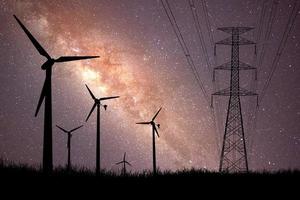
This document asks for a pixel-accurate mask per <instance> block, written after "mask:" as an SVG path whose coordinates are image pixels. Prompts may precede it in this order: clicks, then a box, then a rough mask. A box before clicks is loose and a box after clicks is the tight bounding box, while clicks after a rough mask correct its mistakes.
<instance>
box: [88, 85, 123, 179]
mask: <svg viewBox="0 0 300 200" xmlns="http://www.w3.org/2000/svg"><path fill="white" fill-rule="evenodd" d="M85 86H86V88H87V89H88V91H89V93H90V95H91V97H92V98H93V100H94V105H93V107H92V109H91V111H90V113H89V115H88V116H87V118H86V122H87V121H88V119H89V118H90V116H91V114H92V113H93V111H94V109H95V107H96V106H97V139H96V140H97V141H96V174H97V175H99V174H100V106H103V107H104V110H106V109H107V105H103V104H101V101H105V100H109V99H116V98H119V97H120V96H113V97H103V98H99V99H97V98H96V97H95V96H94V94H93V93H92V91H91V90H90V88H89V87H88V86H87V85H85Z"/></svg>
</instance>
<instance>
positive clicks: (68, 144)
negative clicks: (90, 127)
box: [56, 125, 83, 170]
mask: <svg viewBox="0 0 300 200" xmlns="http://www.w3.org/2000/svg"><path fill="white" fill-rule="evenodd" d="M56 127H57V128H59V129H60V130H62V131H63V132H65V133H67V134H68V143H67V148H68V166H67V168H68V170H70V169H71V138H72V132H74V131H76V130H78V129H80V128H81V127H83V125H81V126H78V127H77V128H74V129H72V130H70V131H67V130H65V129H63V128H62V127H60V126H58V125H56Z"/></svg>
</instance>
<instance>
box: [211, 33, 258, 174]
mask: <svg viewBox="0 0 300 200" xmlns="http://www.w3.org/2000/svg"><path fill="white" fill-rule="evenodd" d="M252 29H253V28H250V27H223V28H218V30H220V31H223V32H225V33H229V34H231V37H229V38H226V39H224V40H221V41H219V42H217V43H215V50H216V45H230V46H231V62H229V63H226V64H223V65H221V66H219V67H216V68H215V69H214V71H215V70H229V71H230V72H231V78H230V87H229V88H226V89H223V90H221V91H218V92H216V93H214V94H212V103H213V96H215V95H219V96H229V102H228V109H227V117H226V124H225V133H224V137H223V145H222V152H221V159H220V166H219V171H220V172H222V171H226V172H248V160H247V150H246V140H245V133H244V125H243V116H242V108H241V102H240V96H258V95H257V94H256V93H254V92H251V91H248V90H246V89H244V88H241V87H240V70H256V68H254V67H251V66H250V65H248V64H245V63H243V62H240V60H239V46H240V45H255V53H256V44H255V43H254V42H252V41H250V40H248V39H245V38H243V37H241V36H240V35H241V34H243V33H245V32H248V31H250V30H252Z"/></svg>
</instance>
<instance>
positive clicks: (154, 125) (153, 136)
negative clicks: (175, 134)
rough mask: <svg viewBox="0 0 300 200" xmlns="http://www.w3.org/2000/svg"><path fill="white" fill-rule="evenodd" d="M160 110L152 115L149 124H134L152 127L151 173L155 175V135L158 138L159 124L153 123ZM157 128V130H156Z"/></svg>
mask: <svg viewBox="0 0 300 200" xmlns="http://www.w3.org/2000/svg"><path fill="white" fill-rule="evenodd" d="M161 109H162V108H160V109H159V110H158V111H157V113H156V114H155V115H154V117H153V118H152V119H151V121H150V122H138V123H136V124H145V125H151V126H152V146H153V173H154V174H156V152H155V133H156V134H157V137H159V134H158V131H157V128H160V124H156V123H155V122H154V120H155V118H156V117H157V115H158V113H159V112H160V111H161ZM156 126H157V128H156Z"/></svg>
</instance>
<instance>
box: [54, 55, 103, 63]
mask: <svg viewBox="0 0 300 200" xmlns="http://www.w3.org/2000/svg"><path fill="white" fill-rule="evenodd" d="M99 57H100V56H61V57H59V58H58V59H56V60H55V62H71V61H76V60H86V59H93V58H99Z"/></svg>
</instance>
